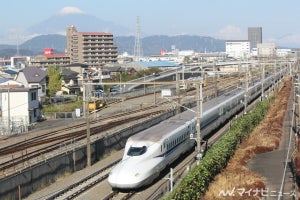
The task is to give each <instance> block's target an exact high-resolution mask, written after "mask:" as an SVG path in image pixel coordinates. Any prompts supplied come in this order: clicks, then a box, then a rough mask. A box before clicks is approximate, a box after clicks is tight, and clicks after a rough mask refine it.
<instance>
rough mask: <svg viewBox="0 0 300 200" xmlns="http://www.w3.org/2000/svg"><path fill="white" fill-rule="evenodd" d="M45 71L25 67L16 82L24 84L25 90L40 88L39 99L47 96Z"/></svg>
mask: <svg viewBox="0 0 300 200" xmlns="http://www.w3.org/2000/svg"><path fill="white" fill-rule="evenodd" d="M46 76H47V73H46V71H45V70H43V69H41V68H38V67H25V68H24V69H21V70H20V71H19V73H18V75H17V76H16V78H15V80H16V81H18V82H21V83H23V85H24V87H25V88H38V99H39V100H41V98H42V97H45V96H46Z"/></svg>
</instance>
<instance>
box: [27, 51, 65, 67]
mask: <svg viewBox="0 0 300 200" xmlns="http://www.w3.org/2000/svg"><path fill="white" fill-rule="evenodd" d="M69 64H70V56H67V55H66V54H54V53H53V49H52V48H45V49H44V54H43V55H38V56H35V57H34V58H33V59H31V60H30V66H34V67H48V66H66V65H69Z"/></svg>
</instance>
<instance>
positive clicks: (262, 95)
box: [261, 64, 265, 100]
mask: <svg viewBox="0 0 300 200" xmlns="http://www.w3.org/2000/svg"><path fill="white" fill-rule="evenodd" d="M264 81H265V66H264V64H262V73H261V100H263V99H264Z"/></svg>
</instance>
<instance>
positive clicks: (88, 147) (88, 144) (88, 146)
mask: <svg viewBox="0 0 300 200" xmlns="http://www.w3.org/2000/svg"><path fill="white" fill-rule="evenodd" d="M86 86H87V84H85V85H84V87H83V91H84V92H83V94H84V97H85V98H84V99H83V101H84V103H85V105H84V106H83V107H85V112H86V113H85V119H86V161H87V164H86V165H87V167H90V166H91V127H90V112H89V103H88V99H87V98H86V96H88V95H86V92H87V89H86Z"/></svg>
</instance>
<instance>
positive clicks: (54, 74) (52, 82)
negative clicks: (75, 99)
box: [47, 66, 62, 99]
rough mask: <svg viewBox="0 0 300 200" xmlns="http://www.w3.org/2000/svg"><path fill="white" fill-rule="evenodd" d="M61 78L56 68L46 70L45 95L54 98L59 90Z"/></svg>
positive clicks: (50, 67)
mask: <svg viewBox="0 0 300 200" xmlns="http://www.w3.org/2000/svg"><path fill="white" fill-rule="evenodd" d="M61 83H62V77H61V75H60V70H59V68H58V67H56V66H49V67H48V69H47V95H48V96H49V97H50V99H51V97H52V96H54V95H55V94H56V92H57V91H59V90H60V89H61Z"/></svg>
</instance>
